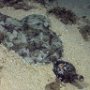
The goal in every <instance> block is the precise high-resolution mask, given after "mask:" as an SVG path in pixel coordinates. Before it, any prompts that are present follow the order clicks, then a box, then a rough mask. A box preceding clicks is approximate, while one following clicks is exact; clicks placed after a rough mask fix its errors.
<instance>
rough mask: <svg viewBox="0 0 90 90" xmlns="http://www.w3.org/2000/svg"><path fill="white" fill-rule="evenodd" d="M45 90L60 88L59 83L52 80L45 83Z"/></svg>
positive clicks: (57, 89) (58, 89)
mask: <svg viewBox="0 0 90 90" xmlns="http://www.w3.org/2000/svg"><path fill="white" fill-rule="evenodd" d="M45 90H60V83H57V82H52V83H49V84H47V85H46V87H45Z"/></svg>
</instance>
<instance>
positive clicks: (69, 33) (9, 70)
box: [0, 0, 90, 90]
mask: <svg viewBox="0 0 90 90" xmlns="http://www.w3.org/2000/svg"><path fill="white" fill-rule="evenodd" d="M56 1H58V5H60V7H65V8H66V9H69V10H72V11H73V12H74V13H75V14H76V16H78V17H79V18H78V19H79V21H78V22H77V23H76V24H67V25H66V24H64V23H62V22H61V21H60V20H59V19H57V18H56V17H55V15H52V14H50V15H48V14H47V10H46V8H45V7H44V6H43V5H41V4H40V3H37V2H31V5H33V6H35V8H32V9H30V10H28V11H25V10H23V9H18V10H16V9H14V8H13V7H10V6H9V7H7V6H5V7H3V8H0V13H2V14H4V15H7V16H10V17H12V18H16V19H17V20H21V19H23V18H24V17H25V16H28V15H32V14H38V15H45V16H46V17H47V18H48V19H49V20H50V23H51V27H50V29H51V30H52V31H54V32H56V34H57V35H59V36H60V39H61V40H62V43H63V49H64V51H63V55H64V56H63V58H64V59H65V60H66V61H67V62H70V63H72V64H73V65H74V66H75V68H76V70H77V72H78V73H79V74H81V75H83V76H84V82H83V83H82V84H81V85H82V86H83V88H82V90H90V39H88V41H87V40H85V39H84V38H83V37H82V35H81V33H80V32H79V27H82V26H83V25H86V24H88V25H90V21H89V20H90V0H56ZM82 17H83V18H82ZM89 31H90V28H89ZM89 37H90V36H89ZM52 69H53V65H52V63H50V64H40V63H38V64H31V65H30V64H28V63H26V62H25V60H24V59H23V57H21V56H19V55H18V54H17V53H15V51H13V50H8V49H7V48H6V47H5V46H4V45H3V44H2V43H1V44H0V90H79V88H78V86H77V85H76V86H74V85H72V84H70V83H67V84H66V85H65V86H62V87H61V88H60V87H58V84H56V83H54V82H55V78H56V76H55V75H54V73H53V71H52Z"/></svg>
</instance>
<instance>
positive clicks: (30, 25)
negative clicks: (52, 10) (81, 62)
mask: <svg viewBox="0 0 90 90" xmlns="http://www.w3.org/2000/svg"><path fill="white" fill-rule="evenodd" d="M0 15H1V16H0V17H3V18H4V19H1V20H0V27H1V28H0V32H2V33H3V34H4V40H3V39H2V38H0V39H2V43H3V44H4V45H5V46H6V47H7V48H8V49H9V50H14V51H15V52H16V53H18V54H19V55H20V56H22V57H23V58H24V59H25V61H26V62H27V63H30V64H31V63H50V62H52V60H51V59H52V58H53V57H56V58H61V57H62V52H63V46H62V41H61V40H60V38H59V37H58V36H57V35H56V33H55V32H53V31H52V30H50V29H49V27H50V22H49V20H48V19H47V18H46V17H45V16H43V15H36V14H32V15H29V16H26V17H25V18H23V19H22V20H17V19H14V18H11V17H8V16H5V15H3V14H0ZM1 22H3V23H1Z"/></svg>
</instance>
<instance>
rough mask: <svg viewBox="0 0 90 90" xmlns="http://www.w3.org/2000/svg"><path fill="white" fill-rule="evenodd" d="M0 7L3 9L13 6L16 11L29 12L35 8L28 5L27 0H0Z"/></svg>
mask: <svg viewBox="0 0 90 90" xmlns="http://www.w3.org/2000/svg"><path fill="white" fill-rule="evenodd" d="M0 6H1V8H2V7H4V6H10V7H11V6H12V7H14V8H15V9H23V10H29V9H32V8H33V6H30V5H28V1H27V0H0Z"/></svg>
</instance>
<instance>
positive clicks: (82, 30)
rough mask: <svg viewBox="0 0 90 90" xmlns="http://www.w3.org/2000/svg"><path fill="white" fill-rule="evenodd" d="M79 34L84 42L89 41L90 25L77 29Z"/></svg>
mask: <svg viewBox="0 0 90 90" xmlns="http://www.w3.org/2000/svg"><path fill="white" fill-rule="evenodd" d="M79 29H80V30H79V32H80V33H81V35H82V37H83V38H84V40H86V41H88V40H89V39H90V25H84V26H82V27H79Z"/></svg>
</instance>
